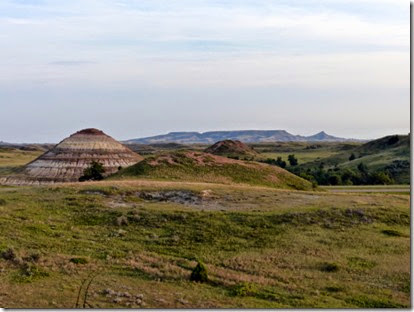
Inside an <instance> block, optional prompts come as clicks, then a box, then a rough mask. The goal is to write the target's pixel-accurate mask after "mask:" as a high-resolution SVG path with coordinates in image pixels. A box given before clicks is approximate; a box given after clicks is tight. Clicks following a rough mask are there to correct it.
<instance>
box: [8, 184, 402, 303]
mask: <svg viewBox="0 0 414 312" xmlns="http://www.w3.org/2000/svg"><path fill="white" fill-rule="evenodd" d="M0 224H1V227H0V251H1V252H2V257H1V259H0V281H1V282H0V306H2V307H9V308H13V307H15V308H24V307H26V308H27V307H39V308H40V307H42V308H52V307H60V308H71V307H74V306H75V304H76V301H77V297H78V293H79V288H80V285H81V283H82V281H83V280H84V279H87V278H88V276H89V279H88V281H89V280H90V278H92V277H93V280H92V282H91V284H90V286H89V289H88V292H87V297H86V304H85V306H86V307H88V306H91V307H101V308H109V307H112V308H122V307H138V308H139V307H146V308H154V307H157V308H167V307H168V308H173V307H180V308H195V307H197V308H212V307H215V308H216V307H227V308H230V307H231V308H246V307H251V308H253V307H256V308H272V307H273V308H283V307H296V308H305V307H308V308H310V307H313V308H322V307H330V308H340V307H354V308H357V307H359V308H378V307H388V308H408V307H410V237H409V235H410V207H409V196H408V195H404V194H403V195H394V194H339V193H338V194H336V193H329V192H322V191H320V192H305V191H291V190H275V189H273V188H267V187H258V186H243V185H222V184H213V183H189V182H168V181H164V182H160V181H149V180H134V181H104V182H99V183H98V182H96V183H82V184H76V183H75V184H66V185H56V186H53V187H46V186H45V187H7V186H6V187H0ZM197 260H199V261H202V262H204V264H205V266H206V267H207V270H208V276H209V281H208V282H207V283H195V282H191V281H190V280H189V277H190V274H191V271H192V269H193V268H194V267H195V266H196V264H197V262H196V261H197ZM87 287H88V286H87V283H85V284H84V287H83V288H82V289H83V291H82V293H81V296H80V299H79V303H80V306H83V303H84V301H85V296H84V290H85V289H86V288H87Z"/></svg>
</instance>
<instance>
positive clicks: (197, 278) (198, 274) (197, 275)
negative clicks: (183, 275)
mask: <svg viewBox="0 0 414 312" xmlns="http://www.w3.org/2000/svg"><path fill="white" fill-rule="evenodd" d="M190 280H191V281H193V282H200V283H205V282H207V281H208V276H207V269H206V267H205V265H204V264H203V263H202V262H200V261H198V263H197V266H196V267H195V268H194V269H193V271H192V272H191V276H190Z"/></svg>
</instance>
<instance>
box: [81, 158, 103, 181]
mask: <svg viewBox="0 0 414 312" xmlns="http://www.w3.org/2000/svg"><path fill="white" fill-rule="evenodd" d="M104 173H105V169H104V167H103V165H102V164H101V163H99V162H96V161H92V162H91V164H90V166H89V167H88V168H86V169H85V170H84V171H83V176H81V177H80V178H79V181H80V182H83V181H88V180H93V181H99V180H102V179H103V174H104Z"/></svg>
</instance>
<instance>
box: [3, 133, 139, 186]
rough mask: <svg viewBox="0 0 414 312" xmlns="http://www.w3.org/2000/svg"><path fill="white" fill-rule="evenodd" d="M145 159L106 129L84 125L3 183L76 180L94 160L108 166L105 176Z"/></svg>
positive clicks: (105, 166) (42, 182) (105, 167)
mask: <svg viewBox="0 0 414 312" xmlns="http://www.w3.org/2000/svg"><path fill="white" fill-rule="evenodd" d="M141 160H143V157H142V156H140V155H138V154H136V153H134V152H133V151H131V150H130V149H129V148H128V147H126V146H124V145H122V144H121V143H119V142H118V141H116V140H114V139H113V138H111V137H110V136H108V135H106V134H105V133H104V132H103V131H101V130H98V129H93V128H90V129H84V130H81V131H78V132H76V133H74V134H72V135H71V136H69V137H68V138H66V139H64V140H63V141H61V142H60V143H59V144H57V145H56V146H55V147H53V148H52V149H51V150H49V151H47V152H46V153H44V154H43V155H41V156H40V157H38V158H37V159H35V160H34V161H32V162H30V163H29V164H27V165H26V166H25V167H24V168H23V169H22V170H21V172H19V173H18V174H16V175H14V176H10V177H7V178H6V179H5V181H4V179H3V181H0V182H1V183H3V184H44V183H55V182H76V181H78V180H79V178H80V177H81V176H82V175H83V172H84V170H85V169H86V168H87V167H89V166H90V164H91V162H92V161H96V162H99V163H101V164H102V165H103V167H104V169H105V174H104V176H108V175H110V174H112V173H115V172H117V171H118V170H119V168H120V167H122V168H125V167H129V166H131V165H133V164H136V163H137V162H139V161H141Z"/></svg>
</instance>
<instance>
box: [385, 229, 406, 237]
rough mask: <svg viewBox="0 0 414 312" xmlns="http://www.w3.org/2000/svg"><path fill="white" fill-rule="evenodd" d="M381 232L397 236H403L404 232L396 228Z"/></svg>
mask: <svg viewBox="0 0 414 312" xmlns="http://www.w3.org/2000/svg"><path fill="white" fill-rule="evenodd" d="M381 232H382V233H383V234H385V235H388V236H396V237H400V236H403V234H402V233H400V232H398V231H396V230H382V231H381Z"/></svg>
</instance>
